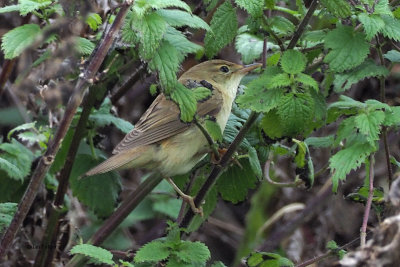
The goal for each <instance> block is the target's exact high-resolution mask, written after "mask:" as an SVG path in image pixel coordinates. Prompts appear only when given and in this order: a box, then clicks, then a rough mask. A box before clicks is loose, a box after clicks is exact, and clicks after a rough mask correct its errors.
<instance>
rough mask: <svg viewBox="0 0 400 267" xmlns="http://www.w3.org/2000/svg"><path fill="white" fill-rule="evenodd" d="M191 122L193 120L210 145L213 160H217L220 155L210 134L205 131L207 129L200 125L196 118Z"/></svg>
mask: <svg viewBox="0 0 400 267" xmlns="http://www.w3.org/2000/svg"><path fill="white" fill-rule="evenodd" d="M193 122H194V124H196V126H197V127H198V128H199V129H200V131H201V132H202V133H203V135H204V137H205V138H206V139H207V142H208V145H209V146H210V148H211V150H212V152H213V154H214V157H215V160H216V161H219V160H220V155H219V152H218V149H217V147H216V146H215V143H214V140H213V139H212V137H211V136H210V134H209V133H208V132H207V130H206V129H205V128H204V127H203V125H201V124H200V123H199V122H198V120H197V119H196V118H194V119H193Z"/></svg>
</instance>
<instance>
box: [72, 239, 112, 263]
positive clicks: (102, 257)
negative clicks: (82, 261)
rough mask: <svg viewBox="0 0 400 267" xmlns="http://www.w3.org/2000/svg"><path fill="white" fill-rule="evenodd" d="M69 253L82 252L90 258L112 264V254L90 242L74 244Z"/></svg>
mask: <svg viewBox="0 0 400 267" xmlns="http://www.w3.org/2000/svg"><path fill="white" fill-rule="evenodd" d="M70 253H71V254H83V255H85V256H87V257H89V258H91V259H94V260H96V261H98V262H101V263H105V264H110V265H114V261H113V260H112V258H113V255H112V253H111V252H110V251H108V250H106V249H104V248H101V247H96V246H93V245H90V244H80V245H76V246H74V247H73V248H72V249H71V251H70Z"/></svg>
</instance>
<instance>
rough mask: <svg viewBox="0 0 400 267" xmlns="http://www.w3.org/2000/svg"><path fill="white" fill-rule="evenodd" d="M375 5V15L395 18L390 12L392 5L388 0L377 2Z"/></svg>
mask: <svg viewBox="0 0 400 267" xmlns="http://www.w3.org/2000/svg"><path fill="white" fill-rule="evenodd" d="M376 2H377V3H376ZM373 4H374V14H379V15H389V16H393V14H392V11H391V10H390V5H389V1H388V0H378V1H375V2H374V3H373ZM370 6H371V5H370Z"/></svg>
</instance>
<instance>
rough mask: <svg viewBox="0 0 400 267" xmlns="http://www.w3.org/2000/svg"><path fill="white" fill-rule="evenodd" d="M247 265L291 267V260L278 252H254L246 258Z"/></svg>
mask: <svg viewBox="0 0 400 267" xmlns="http://www.w3.org/2000/svg"><path fill="white" fill-rule="evenodd" d="M247 265H248V266H249V267H255V266H263V267H264V266H265V267H266V266H274V267H275V266H276V267H286V266H287V267H292V266H294V264H293V262H291V261H290V260H289V259H287V258H284V257H282V256H281V255H279V254H275V253H267V252H254V253H252V254H251V255H250V257H249V258H248V259H247Z"/></svg>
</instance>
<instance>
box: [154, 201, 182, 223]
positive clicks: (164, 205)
mask: <svg viewBox="0 0 400 267" xmlns="http://www.w3.org/2000/svg"><path fill="white" fill-rule="evenodd" d="M155 197H157V196H155ZM181 206H182V200H181V199H177V198H171V197H169V196H160V199H157V201H156V202H155V203H154V204H153V209H154V211H157V212H159V213H161V214H165V215H167V216H169V217H171V218H172V219H176V218H178V215H179V211H180V209H181Z"/></svg>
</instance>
